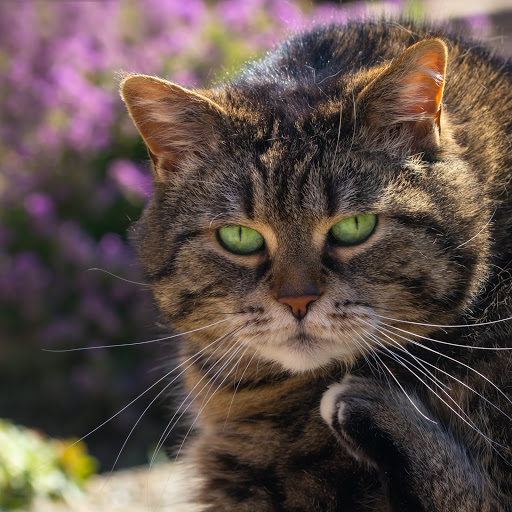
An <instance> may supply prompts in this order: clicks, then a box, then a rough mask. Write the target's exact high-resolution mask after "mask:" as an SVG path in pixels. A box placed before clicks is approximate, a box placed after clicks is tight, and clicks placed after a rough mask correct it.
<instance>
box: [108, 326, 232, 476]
mask: <svg viewBox="0 0 512 512" xmlns="http://www.w3.org/2000/svg"><path fill="white" fill-rule="evenodd" d="M231 334H232V332H231V333H227V334H224V335H222V336H220V337H219V338H217V339H216V340H215V341H214V342H213V343H217V342H218V341H222V340H223V339H224V340H225V339H226V338H227V336H230V335H231ZM211 345H212V344H210V345H209V346H211ZM222 345H223V344H222V343H220V344H219V346H218V347H217V348H216V349H215V351H217V350H218V349H219V347H221V346H222ZM215 351H214V353H215ZM193 357H195V359H194V360H193V361H192V362H191V363H190V364H189V365H188V366H187V367H186V368H184V369H183V370H182V371H181V372H180V373H178V375H176V376H175V377H174V378H173V379H172V380H171V381H169V382H168V383H167V384H166V385H165V386H164V387H163V388H162V389H161V390H160V391H159V393H158V394H157V395H156V396H155V397H154V398H153V400H151V402H150V403H149V404H148V405H147V407H146V408H145V409H144V411H142V413H141V415H140V416H139V418H138V419H137V421H136V422H135V424H134V425H133V427H132V429H131V430H130V432H129V433H128V435H127V436H126V439H125V440H124V443H123V445H122V446H121V449H120V450H119V453H118V454H117V457H116V459H115V461H114V464H113V466H112V469H111V473H112V471H114V468H115V467H116V465H117V462H118V461H119V458H120V457H121V454H122V452H123V450H124V448H125V446H126V444H127V443H128V441H129V439H130V437H131V435H132V434H133V431H134V430H135V428H136V427H137V425H138V424H139V422H140V421H141V420H142V418H143V417H144V415H145V414H146V412H147V411H148V410H149V408H150V407H151V406H152V405H153V404H154V403H155V402H156V401H157V400H158V398H159V397H160V396H162V394H163V393H164V392H165V391H166V390H167V389H169V387H170V386H172V384H173V383H174V382H176V380H177V379H178V378H179V377H181V375H183V373H185V372H186V371H187V370H188V369H189V368H190V367H191V366H192V365H193V364H194V363H195V362H196V361H197V360H199V358H200V357H201V352H197V353H196V354H195V356H193Z"/></svg>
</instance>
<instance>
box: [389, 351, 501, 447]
mask: <svg viewBox="0 0 512 512" xmlns="http://www.w3.org/2000/svg"><path fill="white" fill-rule="evenodd" d="M379 345H380V346H382V348H384V349H386V350H387V351H389V352H390V355H391V357H393V358H394V359H395V361H397V362H398V363H399V364H401V365H402V366H403V367H404V368H406V369H407V370H408V371H409V372H410V373H412V375H414V376H415V377H416V378H417V379H418V380H419V381H420V382H421V383H422V384H423V385H424V386H425V387H426V388H427V389H429V390H430V391H431V392H432V393H433V394H434V395H435V396H436V397H437V398H438V399H439V400H441V402H443V403H444V404H445V405H446V406H447V407H448V408H449V409H450V410H451V411H452V412H453V413H454V414H455V415H456V416H457V417H458V418H460V419H461V420H462V421H463V422H464V423H465V424H466V425H468V427H470V428H471V429H473V430H474V431H475V432H476V433H477V434H479V435H481V436H482V437H483V438H484V439H485V440H486V441H487V442H488V443H489V444H490V445H491V446H492V447H493V448H494V445H496V446H499V447H500V448H505V447H504V446H502V445H501V444H499V443H497V442H496V441H494V440H493V439H491V438H489V437H487V436H486V435H485V434H484V433H483V432H482V431H481V430H480V429H479V428H478V427H477V426H476V424H475V422H474V421H473V420H472V419H471V418H470V416H469V415H468V414H467V413H466V412H465V411H464V410H463V409H462V407H461V406H460V405H459V404H458V403H457V401H456V400H455V399H454V398H453V397H452V396H450V394H449V393H448V392H447V391H446V390H445V389H443V388H442V387H441V386H440V385H439V384H438V383H437V382H436V381H435V380H434V379H433V378H431V379H430V380H431V381H432V383H433V384H435V385H436V386H437V387H439V388H440V389H441V391H442V392H443V393H444V394H445V395H446V396H447V397H448V398H449V399H450V400H451V401H452V402H453V403H454V404H455V406H456V407H457V409H458V410H459V411H460V413H459V412H458V411H457V410H456V409H454V408H453V407H452V406H451V405H450V404H449V403H448V402H447V401H446V400H444V399H443V398H442V397H441V396H440V395H439V393H437V392H436V391H435V390H434V389H432V387H431V386H429V385H428V384H427V383H426V382H425V381H424V380H423V379H421V378H420V377H419V376H418V375H417V374H416V373H415V372H414V371H412V370H411V368H410V367H409V366H407V365H406V364H403V363H402V362H401V361H400V360H398V359H396V358H395V357H394V356H396V354H394V353H393V352H392V351H390V350H389V349H387V348H386V347H385V345H383V344H382V343H379ZM402 359H403V358H402ZM408 363H409V364H412V363H411V362H410V361H409V362H408ZM430 421H432V422H433V423H437V422H435V421H433V420H430Z"/></svg>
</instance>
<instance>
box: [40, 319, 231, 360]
mask: <svg viewBox="0 0 512 512" xmlns="http://www.w3.org/2000/svg"><path fill="white" fill-rule="evenodd" d="M234 316H235V315H233V316H230V317H228V318H223V319H222V320H219V321H218V322H214V323H213V324H209V325H205V326H204V327H199V328H197V329H192V330H191V331H187V332H180V333H178V334H172V335H171V336H165V337H163V338H156V339H154V340H147V341H137V342H135V343H119V344H117V345H96V346H94V347H77V348H68V349H64V350H54V349H47V348H43V349H41V350H42V351H43V352H78V351H80V350H93V349H95V348H113V347H132V346H134V345H146V344H147V343H155V342H157V341H165V340H170V339H171V338H177V337H178V336H185V334H190V333H191V332H197V331H202V330H203V329H208V327H212V326H214V325H217V324H220V323H222V322H227V321H228V320H231V319H232V318H233V317H234Z"/></svg>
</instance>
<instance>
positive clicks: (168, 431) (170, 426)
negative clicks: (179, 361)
mask: <svg viewBox="0 0 512 512" xmlns="http://www.w3.org/2000/svg"><path fill="white" fill-rule="evenodd" d="M230 341H234V340H230ZM226 343H227V341H226ZM235 347H236V345H233V346H231V347H230V348H229V349H228V350H227V351H226V352H225V353H224V354H222V356H221V357H220V358H219V359H217V361H216V362H215V363H214V364H213V365H212V366H211V367H210V368H209V369H208V370H207V372H206V373H205V374H204V375H203V376H202V377H201V379H199V381H198V382H197V383H196V385H195V386H194V387H193V388H192V389H191V390H190V391H189V393H188V395H187V396H186V397H185V398H184V399H183V400H182V402H181V404H180V406H179V407H178V408H177V409H176V411H175V412H174V414H173V415H172V417H171V419H170V420H169V421H168V423H167V426H166V427H165V429H164V431H163V432H162V435H161V436H160V439H159V440H158V443H157V445H156V447H155V449H154V451H153V455H152V457H151V461H150V464H149V467H150V468H151V467H152V466H153V464H154V461H155V459H156V456H157V455H158V452H159V451H160V449H161V448H162V446H163V444H164V443H165V441H166V440H167V438H168V437H169V435H170V434H171V432H172V430H173V429H174V427H175V426H176V424H177V423H178V421H179V420H180V419H181V418H182V416H183V414H184V413H185V412H186V411H187V409H188V407H190V405H191V404H192V403H193V402H194V400H195V397H194V399H193V400H192V402H190V404H189V405H188V406H187V407H186V408H185V409H184V411H183V412H182V413H181V414H180V415H179V417H178V418H177V420H176V421H174V419H175V418H176V416H178V414H179V413H180V410H181V408H182V407H183V406H184V405H185V403H186V402H187V400H188V398H189V397H190V395H192V393H193V391H194V390H195V389H196V388H197V386H198V385H199V384H200V383H201V382H202V381H203V380H204V379H205V378H206V377H207V375H208V374H209V373H210V372H211V371H213V369H214V368H215V366H217V365H218V364H219V363H220V362H221V361H222V360H223V359H224V358H225V357H228V355H229V354H230V353H231V351H232V350H233V349H234V348H235ZM218 348H219V347H217V349H218ZM217 349H216V350H215V351H214V352H213V353H212V354H210V356H209V357H208V359H207V360H206V362H207V361H208V360H210V359H211V358H212V357H213V355H214V354H215V352H216V351H217ZM206 362H205V363H206ZM203 366H204V365H203ZM203 389H204V388H203ZM201 391H202V389H201V390H200V391H199V393H200V392H201ZM173 422H174V423H173Z"/></svg>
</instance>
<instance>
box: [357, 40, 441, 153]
mask: <svg viewBox="0 0 512 512" xmlns="http://www.w3.org/2000/svg"><path fill="white" fill-rule="evenodd" d="M447 55H448V52H447V48H446V45H445V43H444V42H443V41H442V40H441V39H438V38H433V39H426V40H424V41H420V42H419V43H416V44H415V45H413V46H410V47H409V48H408V49H407V50H406V51H405V52H404V53H403V54H402V55H401V56H400V57H399V58H398V59H396V60H395V61H394V62H392V63H391V65H390V66H389V67H388V68H386V69H385V70H384V71H383V72H382V73H380V74H379V75H378V76H377V78H375V79H374V81H373V82H371V83H370V84H369V85H368V86H367V87H366V88H365V89H363V91H362V92H361V94H360V96H359V98H358V101H359V102H360V104H361V105H362V106H363V109H364V117H365V120H366V123H367V125H368V126H369V127H373V128H377V129H385V128H386V127H391V128H393V127H396V126H397V125H401V126H402V127H403V128H405V133H406V134H407V136H408V137H405V138H404V140H409V142H410V143H411V144H412V145H413V146H415V149H418V147H421V146H422V145H431V144H434V145H437V144H438V143H439V134H440V122H441V101H442V97H443V89H444V83H445V77H446V61H447Z"/></svg>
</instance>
